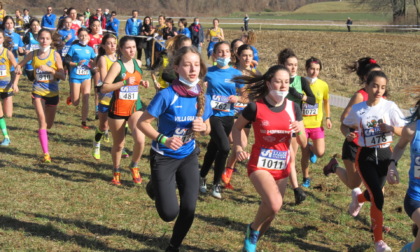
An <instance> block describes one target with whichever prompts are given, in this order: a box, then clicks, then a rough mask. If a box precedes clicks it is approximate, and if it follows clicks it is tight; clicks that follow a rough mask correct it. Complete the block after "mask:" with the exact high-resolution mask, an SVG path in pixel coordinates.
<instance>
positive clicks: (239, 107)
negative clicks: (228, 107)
mask: <svg viewBox="0 0 420 252" xmlns="http://www.w3.org/2000/svg"><path fill="white" fill-rule="evenodd" d="M247 105H248V103H242V102H236V103H235V104H234V105H233V107H234V108H235V110H238V111H242V110H244V108H245V107H246V106H247Z"/></svg>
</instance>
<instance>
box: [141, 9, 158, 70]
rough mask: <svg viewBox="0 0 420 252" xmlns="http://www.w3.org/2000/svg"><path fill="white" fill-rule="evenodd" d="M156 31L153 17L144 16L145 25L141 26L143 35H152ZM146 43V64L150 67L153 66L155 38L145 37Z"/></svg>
mask: <svg viewBox="0 0 420 252" xmlns="http://www.w3.org/2000/svg"><path fill="white" fill-rule="evenodd" d="M154 33H155V28H154V27H153V23H152V18H151V17H149V16H146V17H144V20H143V26H142V28H141V35H143V36H149V37H152V36H153V34H154ZM144 42H145V43H146V47H145V48H144V52H145V54H146V55H145V56H146V66H147V68H148V69H150V68H151V57H152V47H153V43H154V42H153V40H152V39H144Z"/></svg>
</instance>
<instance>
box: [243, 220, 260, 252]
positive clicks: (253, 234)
mask: <svg viewBox="0 0 420 252" xmlns="http://www.w3.org/2000/svg"><path fill="white" fill-rule="evenodd" d="M259 235H260V231H256V230H252V229H251V224H249V225H248V226H247V227H246V232H245V239H244V247H243V248H242V252H255V251H257V242H258V236H259Z"/></svg>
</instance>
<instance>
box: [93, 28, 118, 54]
mask: <svg viewBox="0 0 420 252" xmlns="http://www.w3.org/2000/svg"><path fill="white" fill-rule="evenodd" d="M109 38H114V39H115V40H116V41H118V39H117V36H115V35H114V34H112V33H107V34H105V35H104V37H103V38H102V42H101V46H100V47H99V49H98V57H97V58H98V59H99V57H101V56H103V55H105V54H106V51H105V49H104V48H103V46H104V45H105V44H106V41H107V40H108V39H109Z"/></svg>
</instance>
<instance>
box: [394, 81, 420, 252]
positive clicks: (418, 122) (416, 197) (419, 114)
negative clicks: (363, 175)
mask: <svg viewBox="0 0 420 252" xmlns="http://www.w3.org/2000/svg"><path fill="white" fill-rule="evenodd" d="M416 91H417V93H419V92H420V89H419V88H417V90H416ZM408 121H409V124H407V125H406V126H405V127H404V128H403V130H402V134H401V138H400V140H399V141H398V143H397V145H395V148H394V151H393V153H392V156H391V159H390V164H389V167H388V175H387V181H388V183H389V184H398V183H399V182H400V176H399V174H398V171H397V164H398V161H399V160H400V158H401V156H402V155H403V153H404V150H405V147H406V146H407V145H408V143H410V158H411V165H410V170H409V172H408V176H409V183H408V189H407V193H406V195H405V199H404V209H405V212H406V213H407V215H408V217H410V218H411V219H412V220H413V222H414V223H415V226H416V227H418V226H419V225H420V186H419V185H420V184H419V180H418V178H419V177H420V175H419V167H420V100H418V101H417V104H416V107H415V110H414V111H413V114H412V115H411V116H410V117H408ZM415 237H416V239H415V241H414V243H413V244H412V245H411V249H410V250H401V251H418V250H419V249H420V236H419V235H418V232H416V234H415ZM404 248H405V247H404Z"/></svg>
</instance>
